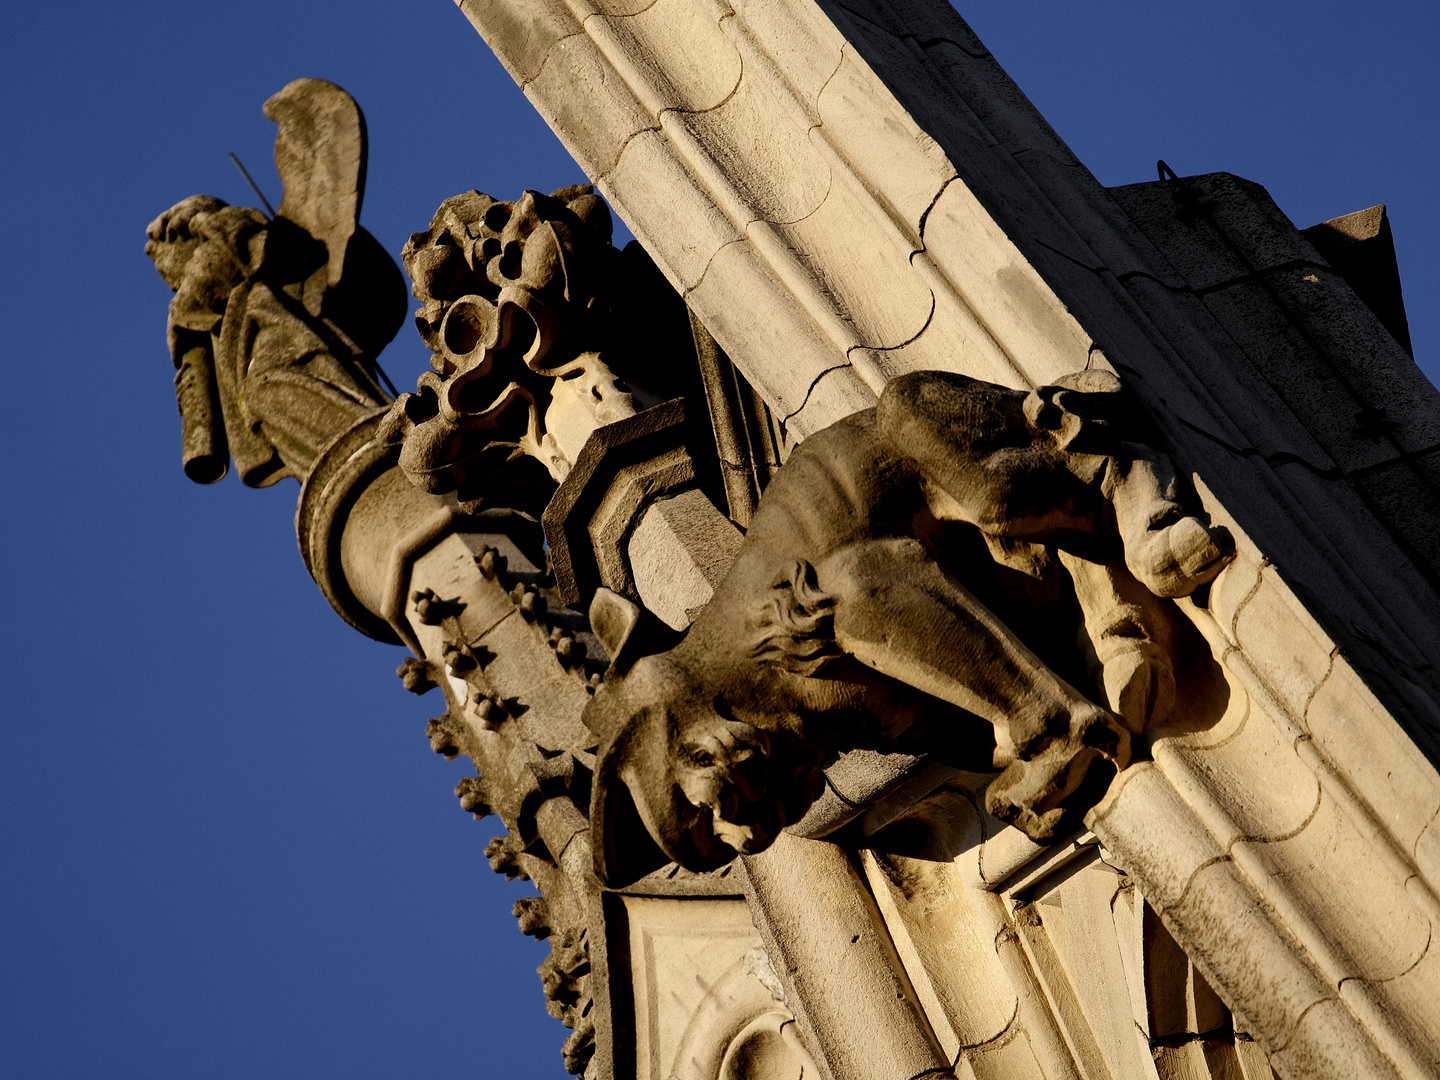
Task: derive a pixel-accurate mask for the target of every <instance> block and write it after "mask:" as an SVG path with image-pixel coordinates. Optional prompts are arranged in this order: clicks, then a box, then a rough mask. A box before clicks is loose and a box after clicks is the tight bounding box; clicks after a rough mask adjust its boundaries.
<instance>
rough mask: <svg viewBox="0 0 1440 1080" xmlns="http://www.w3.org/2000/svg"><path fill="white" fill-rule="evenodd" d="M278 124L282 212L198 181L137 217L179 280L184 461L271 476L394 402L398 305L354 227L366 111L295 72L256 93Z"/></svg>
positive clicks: (255, 481)
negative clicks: (387, 370)
mask: <svg viewBox="0 0 1440 1080" xmlns="http://www.w3.org/2000/svg"><path fill="white" fill-rule="evenodd" d="M265 115H266V116H268V117H269V118H270V119H272V120H274V121H275V122H276V123H277V124H278V125H279V131H278V133H277V134H276V137H275V165H276V168H277V170H278V171H279V174H280V179H281V182H282V183H283V184H284V193H283V197H282V198H281V200H280V209H279V212H278V213H277V214H276V215H275V216H274V217H273V218H267V216H266V215H265V214H263V213H261V212H260V211H259V210H254V209H247V208H244V207H238V206H229V205H227V204H225V203H224V202H222V201H221V200H219V199H216V198H212V197H210V196H208V195H194V196H191V197H190V198H188V199H185V200H184V201H182V202H180V203H177V204H176V205H175V206H173V207H171V208H170V209H169V210H167V211H166V212H165V213H163V214H161V215H160V216H159V217H158V218H156V219H155V220H154V221H153V222H151V224H150V226H149V228H148V229H147V230H146V235H147V237H148V242H147V243H146V245H145V252H146V254H147V255H149V256H150V258H151V259H153V260H154V262H155V267H156V269H157V270H159V271H160V276H161V277H163V278H164V279H165V281H166V283H167V284H168V285H169V286H170V287H171V288H172V289H173V290H175V297H174V299H172V300H171V302H170V321H169V330H168V332H169V341H170V352H171V356H172V358H173V359H174V361H175V366H176V368H177V369H178V370H177V374H176V377H175V391H176V397H177V399H178V402H179V405H180V414H181V417H182V420H183V440H184V455H183V463H184V467H185V472H186V474H187V475H189V476H190V478H191V479H193V480H196V481H199V482H201V483H213V482H215V481H217V480H219V479H220V478H221V477H223V476H224V475H225V473H226V471H227V470H228V468H229V462H230V459H231V458H232V457H233V458H234V460H235V465H236V469H237V471H238V472H239V474H240V479H241V480H242V481H244V483H246V484H248V485H250V486H251V487H266V486H268V485H270V484H273V483H275V482H277V481H278V480H281V479H283V478H284V477H287V476H293V477H295V478H296V479H298V480H301V481H303V480H304V479H305V477H306V476H307V475H308V473H309V471H310V469H311V466H312V465H313V464H314V463H315V460H316V459H317V458H318V457H319V455H320V452H321V451H322V450H323V449H324V448H325V447H326V446H327V445H328V444H329V443H330V441H331V440H332V439H334V438H335V437H336V436H337V435H339V434H340V433H342V432H344V431H345V430H346V429H348V428H349V427H351V426H352V425H354V424H356V423H358V422H360V421H362V420H364V419H365V418H366V417H369V416H371V415H373V414H374V413H375V412H376V411H377V410H379V409H381V408H384V407H385V406H387V405H389V403H390V400H391V399H390V396H389V395H388V394H386V393H385V392H384V390H382V389H381V387H380V384H379V382H378V379H377V370H376V367H375V358H376V356H377V355H378V354H379V352H380V350H381V349H383V348H384V347H385V346H386V345H387V344H388V343H389V342H390V340H391V338H393V337H394V336H395V333H396V331H397V330H399V328H400V326H401V324H402V323H403V322H404V319H405V286H404V282H403V280H402V279H401V276H400V270H399V268H398V267H397V266H396V265H395V262H394V260H393V259H391V258H390V256H389V255H388V254H387V253H386V252H385V249H384V248H383V247H381V246H380V244H379V242H377V241H376V240H375V238H374V237H372V236H371V235H370V234H369V233H368V232H366V231H365V230H364V229H363V228H361V227H360V224H359V217H360V204H361V201H362V199H363V197H364V191H365V159H366V135H365V119H364V117H363V116H362V115H361V112H360V109H359V106H357V105H356V104H355V101H354V99H352V98H351V97H350V95H349V94H347V93H346V92H345V91H344V90H342V89H340V87H338V86H335V85H334V84H333V83H328V82H325V81H323V80H321V79H297V80H296V81H295V82H292V83H290V84H289V85H288V86H286V87H285V88H284V89H283V90H281V91H280V92H279V93H278V94H276V95H275V96H274V97H272V98H271V99H270V100H269V101H267V102H266V103H265Z"/></svg>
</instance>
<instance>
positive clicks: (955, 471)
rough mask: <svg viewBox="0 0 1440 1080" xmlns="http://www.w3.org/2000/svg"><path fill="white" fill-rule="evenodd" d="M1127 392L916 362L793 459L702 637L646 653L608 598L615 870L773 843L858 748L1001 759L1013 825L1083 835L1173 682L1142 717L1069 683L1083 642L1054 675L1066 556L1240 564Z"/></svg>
mask: <svg viewBox="0 0 1440 1080" xmlns="http://www.w3.org/2000/svg"><path fill="white" fill-rule="evenodd" d="M1119 390H1120V386H1119V382H1118V380H1117V379H1115V377H1114V376H1113V375H1110V374H1108V373H1106V372H1102V371H1085V372H1080V373H1078V374H1076V375H1073V376H1069V377H1067V378H1065V379H1062V380H1060V382H1059V384H1057V385H1054V386H1045V387H1040V388H1039V389H1037V390H1035V391H1032V392H1030V393H1028V394H1026V393H1024V392H1022V391H1016V390H1010V389H1007V388H1004V387H1000V386H996V385H993V384H990V383H985V382H980V381H977V380H974V379H970V378H966V377H965V376H962V375H956V374H949V373H942V372H920V373H915V374H911V375H907V376H903V377H901V378H898V379H896V380H894V381H892V382H891V383H889V384H888V385H887V387H886V389H885V392H884V394H883V395H882V396H881V399H880V402H879V405H878V406H877V408H875V409H873V410H868V411H865V412H861V413H857V414H856V415H854V416H851V417H849V418H847V419H845V420H843V421H841V422H839V423H837V424H835V425H833V426H832V427H830V428H828V429H826V430H824V431H822V432H820V433H819V434H817V435H815V436H813V437H811V438H810V439H808V440H806V442H804V443H803V444H802V445H801V446H800V447H799V448H798V449H797V450H796V451H795V452H794V454H793V455H792V456H791V458H790V460H789V461H788V462H787V463H786V464H785V466H784V467H783V468H782V469H781V470H780V471H779V472H778V474H777V475H776V478H775V480H774V481H773V482H772V484H771V485H770V487H769V488H768V489H767V491H766V492H765V495H764V497H763V498H762V499H761V501H760V505H759V508H758V510H757V512H756V514H755V517H754V519H753V521H752V522H751V526H750V529H749V532H748V534H747V535H746V538H745V541H744V545H743V546H742V548H741V549H740V552H739V555H738V556H737V558H736V560H735V563H734V565H733V567H732V568H731V570H730V572H729V573H728V575H727V577H726V578H725V579H724V581H723V582H722V583H721V584H720V586H719V587H718V588H717V589H716V591H715V595H714V598H713V599H712V600H711V602H710V604H709V605H708V606H707V607H706V608H705V610H704V611H703V612H702V613H701V614H700V616H699V617H698V618H697V619H696V621H695V623H694V624H693V625H692V626H691V627H690V629H689V631H688V633H687V635H686V637H685V638H684V640H683V641H681V642H680V644H678V645H676V646H675V647H673V648H671V649H669V650H668V651H666V652H663V653H659V654H655V655H649V656H640V655H638V654H639V653H640V652H642V651H643V649H644V642H643V637H644V635H643V633H640V632H639V631H640V630H642V629H643V613H642V612H640V611H639V610H638V609H635V608H633V607H632V606H630V605H629V604H628V602H627V601H624V600H623V599H621V598H620V597H618V596H615V595H614V594H611V593H606V592H604V591H602V592H601V593H599V594H598V595H597V598H596V601H595V603H594V604H593V605H592V608H591V613H590V614H591V622H592V625H593V626H594V628H595V631H596V633H597V635H598V636H600V638H601V640H602V642H603V643H604V644H605V645H606V647H607V651H609V652H610V655H611V658H612V667H611V670H610V672H609V673H608V674H607V676H606V680H605V683H604V686H603V687H602V688H601V689H600V690H599V691H598V692H597V693H596V695H595V697H594V698H593V699H592V701H591V704H590V706H589V707H588V709H587V711H586V713H585V722H586V724H587V725H589V726H590V728H591V729H592V730H593V731H594V732H595V733H596V735H597V736H598V737H599V741H600V753H599V764H598V769H597V776H596V785H595V789H594V797H593V805H592V814H591V821H592V828H593V829H594V834H595V835H594V851H595V853H596V862H597V870H598V872H599V874H600V876H601V877H602V879H604V880H606V881H608V882H609V883H611V884H615V885H618V884H623V883H625V882H628V881H630V880H634V879H635V878H638V877H640V876H642V875H643V874H645V873H648V872H650V871H651V870H653V869H656V868H658V866H660V865H663V864H664V863H665V862H667V861H670V860H673V861H675V862H678V863H680V864H682V865H683V866H686V867H688V868H690V869H693V870H706V869H711V868H715V867H718V866H721V865H723V864H724V863H726V862H728V861H729V860H730V859H732V858H734V857H735V855H736V854H737V853H754V852H758V851H761V850H763V849H764V848H765V847H767V846H768V845H769V844H770V843H771V842H772V841H773V840H774V838H775V836H776V834H777V832H778V831H779V830H780V829H781V828H783V827H784V826H785V825H787V824H789V823H792V822H794V821H796V820H797V819H798V818H799V817H800V816H801V815H802V814H803V813H804V811H805V810H806V809H807V808H808V807H809V805H810V804H811V802H812V801H813V800H814V799H815V798H816V797H817V795H818V794H819V792H820V790H821V785H822V776H821V773H820V765H821V763H822V761H823V760H824V759H825V758H826V757H827V756H829V755H831V754H833V753H835V752H838V751H842V750H848V749H852V748H860V747H865V748H872V749H879V750H909V751H911V752H917V751H919V750H936V751H938V752H941V753H943V754H945V755H947V760H950V761H951V763H952V764H957V765H960V766H961V767H966V768H970V769H972V770H976V771H988V770H989V769H990V768H997V769H1001V770H1003V771H1002V772H1001V773H1000V775H999V776H998V777H996V778H995V780H994V781H992V783H991V784H990V787H989V790H988V793H987V803H988V806H989V809H990V811H991V812H992V813H993V814H995V815H996V816H997V817H1000V818H1002V819H1003V820H1006V821H1008V822H1011V823H1013V824H1014V825H1016V826H1017V827H1019V828H1020V829H1022V830H1024V831H1025V832H1026V833H1028V834H1029V835H1030V836H1031V837H1033V838H1035V839H1037V840H1043V839H1049V838H1052V837H1054V836H1055V835H1057V834H1058V833H1060V832H1061V831H1062V830H1064V829H1066V828H1068V827H1070V826H1071V825H1072V824H1073V822H1074V820H1075V818H1076V816H1077V815H1078V814H1080V813H1083V812H1084V811H1085V810H1086V809H1088V808H1089V806H1091V805H1093V804H1094V803H1095V802H1096V801H1097V800H1098V799H1099V797H1100V796H1101V795H1102V794H1103V793H1104V790H1105V787H1106V785H1107V784H1108V781H1109V778H1110V776H1112V775H1113V773H1114V771H1115V770H1117V769H1120V768H1124V767H1125V765H1126V764H1127V763H1128V761H1129V760H1130V755H1131V746H1130V743H1131V730H1130V728H1132V727H1133V728H1135V729H1136V730H1137V731H1138V730H1139V729H1140V726H1141V725H1143V724H1144V723H1145V721H1146V719H1147V717H1146V716H1144V715H1143V708H1144V707H1153V703H1154V695H1151V697H1150V702H1151V705H1150V706H1142V715H1136V716H1130V717H1129V718H1128V719H1129V726H1128V727H1127V724H1126V723H1124V722H1122V720H1121V718H1120V717H1117V716H1116V715H1115V714H1113V713H1112V712H1110V711H1109V710H1107V709H1105V708H1102V707H1101V706H1100V705H1097V704H1096V703H1095V702H1093V701H1091V700H1089V699H1088V698H1086V697H1085V696H1084V695H1083V694H1081V693H1080V692H1079V691H1078V690H1076V689H1075V686H1074V685H1073V683H1072V681H1070V680H1069V679H1067V678H1066V677H1062V675H1061V674H1059V673H1058V672H1057V670H1056V668H1060V669H1062V670H1067V674H1068V673H1070V672H1071V671H1073V672H1074V674H1071V679H1073V680H1074V682H1081V681H1083V678H1084V673H1083V671H1081V670H1079V669H1078V668H1076V667H1075V666H1074V665H1071V667H1070V668H1069V669H1067V668H1066V663H1065V658H1064V654H1065V652H1066V651H1067V650H1066V649H1063V648H1062V649H1054V648H1048V649H1047V655H1049V656H1050V657H1051V662H1050V663H1049V664H1047V663H1046V662H1045V661H1042V660H1041V659H1040V658H1039V657H1038V656H1037V655H1036V653H1035V652H1034V651H1032V649H1031V648H1030V647H1029V646H1027V644H1026V641H1025V640H1022V636H1021V634H1020V633H1017V628H1021V629H1027V628H1028V629H1032V630H1034V631H1035V633H1033V634H1030V633H1027V634H1026V635H1025V636H1026V637H1027V638H1030V639H1031V640H1041V639H1044V638H1045V634H1046V632H1047V629H1048V627H1047V622H1048V621H1050V620H1049V617H1048V615H1046V612H1047V611H1048V610H1050V609H1051V608H1053V606H1054V602H1055V597H1056V596H1058V595H1059V594H1060V591H1061V587H1062V586H1064V585H1065V584H1066V582H1065V578H1066V575H1065V573H1064V571H1062V569H1061V567H1060V566H1059V565H1057V562H1056V560H1055V559H1053V558H1052V555H1053V554H1054V553H1055V552H1056V551H1061V552H1064V553H1065V554H1066V558H1067V560H1070V561H1071V562H1072V563H1073V564H1074V565H1076V567H1077V569H1079V568H1080V566H1081V564H1080V563H1075V562H1074V560H1075V559H1076V558H1077V557H1078V559H1080V560H1083V561H1084V564H1085V565H1096V566H1100V567H1103V568H1105V570H1106V572H1107V573H1109V574H1110V575H1112V576H1113V577H1114V578H1115V579H1117V580H1120V581H1128V582H1130V584H1131V585H1132V586H1133V585H1134V583H1135V582H1137V581H1138V582H1139V583H1141V584H1142V585H1143V586H1144V589H1143V590H1141V591H1146V590H1148V593H1149V594H1153V595H1155V596H1165V597H1173V596H1182V595H1186V594H1189V593H1191V592H1193V591H1194V590H1196V589H1198V588H1200V587H1201V586H1203V585H1205V584H1207V583H1208V582H1210V581H1211V580H1213V579H1214V577H1215V576H1216V575H1217V574H1218V573H1219V572H1220V571H1221V569H1222V568H1223V567H1224V566H1225V565H1226V564H1227V562H1228V561H1229V560H1230V558H1231V557H1232V556H1233V544H1232V542H1231V540H1230V537H1229V534H1228V533H1227V532H1226V531H1225V530H1224V529H1223V528H1213V529H1212V528H1208V527H1207V526H1206V525H1204V524H1203V523H1202V522H1201V521H1200V520H1199V519H1198V518H1196V517H1194V516H1193V515H1191V514H1190V513H1189V512H1188V511H1187V510H1186V509H1185V508H1184V507H1183V506H1182V505H1181V503H1180V501H1179V497H1178V484H1177V481H1176V478H1175V475H1174V470H1173V467H1172V466H1171V464H1170V462H1169V461H1168V460H1167V459H1166V458H1165V457H1164V456H1163V455H1161V454H1159V453H1157V452H1156V451H1154V450H1153V449H1151V448H1149V447H1148V446H1145V445H1143V444H1141V443H1138V442H1134V441H1127V438H1126V436H1127V432H1126V430H1125V427H1124V425H1123V424H1122V423H1121V422H1120V420H1121V414H1122V407H1121V401H1122V399H1121V394H1120V393H1119ZM1089 591H1090V592H1091V593H1094V592H1095V591H1096V590H1094V589H1090V590H1089ZM1117 592H1118V594H1121V595H1123V594H1125V593H1126V590H1125V589H1120V590H1117ZM1047 595H1048V597H1049V599H1048V600H1046V599H1045V597H1046V596H1047ZM1069 595H1070V596H1071V597H1072V602H1073V597H1074V590H1073V586H1071V591H1070V593H1069ZM1047 605H1048V607H1047ZM1142 606H1143V605H1142ZM1129 610H1132V611H1133V610H1139V609H1138V608H1136V607H1135V605H1133V604H1132V605H1130V608H1129ZM1037 612H1038V613H1039V617H1038V618H1037ZM1087 614H1089V613H1087ZM1102 614H1103V612H1102ZM1102 622H1103V620H1102ZM1142 636H1143V635H1142ZM1143 644H1144V645H1145V647H1149V646H1150V644H1152V643H1148V642H1146V643H1143ZM1114 647H1115V643H1114V642H1110V649H1111V651H1112V652H1113V651H1114ZM1068 652H1069V653H1070V657H1071V659H1072V660H1073V659H1075V658H1076V656H1077V654H1078V650H1076V649H1075V647H1074V641H1073V637H1072V638H1071V641H1070V642H1069V644H1068ZM1117 707H1119V706H1118V705H1117ZM992 727H993V732H992V731H991V730H990V729H991V728H992ZM647 834H648V835H647Z"/></svg>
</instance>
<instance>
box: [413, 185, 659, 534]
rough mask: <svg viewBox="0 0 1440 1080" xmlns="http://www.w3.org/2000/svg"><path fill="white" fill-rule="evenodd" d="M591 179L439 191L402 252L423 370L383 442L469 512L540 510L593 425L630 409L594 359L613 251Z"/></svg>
mask: <svg viewBox="0 0 1440 1080" xmlns="http://www.w3.org/2000/svg"><path fill="white" fill-rule="evenodd" d="M610 235H611V221H610V211H609V210H608V209H607V208H606V206H605V203H604V202H603V201H602V200H601V199H600V198H599V196H597V195H595V194H594V192H593V190H592V189H591V188H590V186H589V185H588V184H586V185H577V186H574V187H567V188H561V189H559V190H558V191H555V192H553V193H552V194H550V195H542V194H540V193H539V192H536V191H527V192H525V193H524V195H523V196H522V197H521V198H519V199H517V200H515V201H514V202H501V201H498V200H496V199H492V198H491V197H490V196H489V195H484V194H482V193H480V192H478V191H469V192H465V193H464V194H461V195H457V196H455V197H454V198H451V199H446V200H445V202H444V203H442V204H441V205H440V209H439V210H437V211H436V213H435V217H434V219H433V220H432V221H431V223H430V228H429V230H427V231H426V232H423V233H415V234H414V235H413V236H412V237H411V238H410V241H409V243H407V244H406V245H405V250H404V252H403V253H402V258H403V259H404V262H405V268H406V270H407V271H408V272H409V273H410V276H411V279H412V282H413V284H412V288H411V291H412V292H413V293H414V295H415V298H416V299H417V300H420V301H421V302H422V303H423V304H424V307H422V308H421V309H420V310H419V311H418V312H417V313H416V316H415V323H416V328H417V329H418V330H419V332H420V336H421V338H422V339H424V341H425V344H426V345H427V346H429V348H430V349H431V350H432V352H433V356H432V358H431V366H432V367H433V369H434V370H433V371H432V372H427V373H426V374H424V375H422V376H421V377H420V380H419V384H418V387H417V390H416V392H415V393H414V394H402V395H401V396H400V398H399V400H398V401H397V402H396V404H395V407H394V409H393V410H392V412H391V415H390V417H388V418H387V431H386V437H387V438H390V439H392V440H394V441H402V440H403V448H402V449H401V452H400V467H401V468H402V469H403V470H404V471H405V474H406V476H408V477H409V478H410V479H411V481H412V482H413V483H415V484H416V485H417V486H419V487H420V488H422V489H424V490H426V491H430V492H435V493H445V492H451V491H454V492H457V494H458V497H459V498H460V500H461V501H462V502H464V503H466V504H467V505H471V506H472V508H478V507H479V506H480V505H482V504H483V505H487V506H488V505H503V506H509V507H515V508H519V509H524V510H529V511H531V512H533V513H536V514H538V513H539V511H540V510H541V509H543V507H544V504H545V501H546V499H548V498H549V495H550V492H552V491H553V490H554V486H555V484H556V483H558V482H559V481H561V480H563V479H564V478H565V476H566V475H567V474H568V473H569V471H570V466H571V464H572V463H573V462H574V460H575V458H576V456H577V455H578V454H579V452H580V448H581V447H582V446H584V444H585V440H586V439H587V438H588V437H589V435H590V433H591V432H592V431H594V430H595V428H597V427H599V426H601V425H603V424H607V423H610V422H612V421H615V420H619V419H622V418H623V417H626V416H630V415H632V414H633V413H634V412H635V406H634V403H633V400H632V398H631V395H630V393H629V392H628V390H626V389H624V388H623V387H622V386H621V385H619V383H618V382H617V380H616V378H615V375H614V373H613V372H612V371H611V370H610V368H609V366H608V365H607V364H606V363H605V361H604V360H602V359H601V356H600V351H599V350H600V347H601V343H602V341H603V340H604V336H605V331H606V319H607V316H608V314H609V313H608V311H607V310H606V306H605V303H604V302H603V300H602V298H601V294H602V292H603V289H604V286H605V285H606V284H607V279H609V278H612V277H613V276H614V272H615V269H616V267H615V263H616V261H617V259H618V256H619V254H620V253H619V252H618V251H616V250H615V248H614V247H613V246H611V243H610Z"/></svg>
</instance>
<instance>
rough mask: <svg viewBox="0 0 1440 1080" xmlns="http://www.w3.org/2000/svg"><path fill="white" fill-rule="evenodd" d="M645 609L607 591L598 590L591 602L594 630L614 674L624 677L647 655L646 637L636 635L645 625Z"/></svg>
mask: <svg viewBox="0 0 1440 1080" xmlns="http://www.w3.org/2000/svg"><path fill="white" fill-rule="evenodd" d="M644 618H645V609H644V608H642V607H640V605H638V604H635V603H632V602H631V601H629V600H627V599H625V597H623V596H621V595H620V594H619V593H617V592H611V591H610V590H609V589H607V588H605V587H603V586H602V587H600V588H598V589H596V590H595V599H594V600H592V601H590V629H591V631H592V632H593V633H594V634H595V636H596V637H597V638H599V639H600V645H601V647H602V648H603V649H604V650H605V655H606V656H608V657H610V671H611V672H613V673H614V674H616V675H623V674H624V673H625V672H627V671H629V670H630V668H631V667H632V666H633V665H634V663H635V661H636V660H638V659H640V657H641V656H642V655H643V653H642V651H641V649H642V640H643V639H644V638H645V637H647V635H645V634H640V633H636V631H637V630H638V629H639V627H640V624H641V622H642V621H644Z"/></svg>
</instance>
